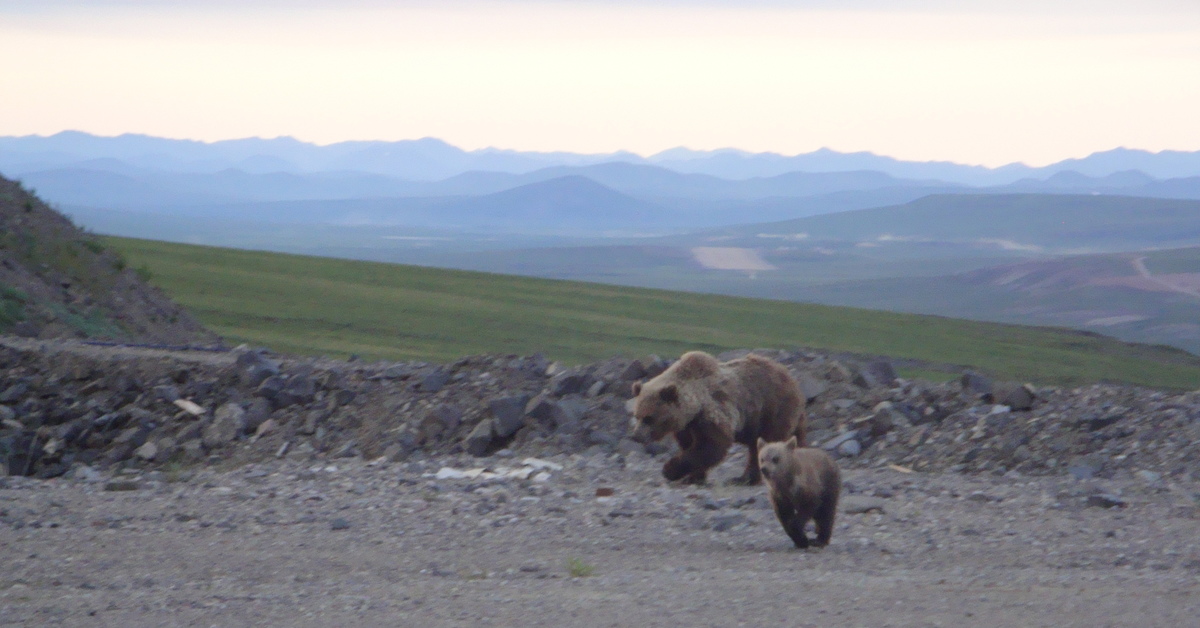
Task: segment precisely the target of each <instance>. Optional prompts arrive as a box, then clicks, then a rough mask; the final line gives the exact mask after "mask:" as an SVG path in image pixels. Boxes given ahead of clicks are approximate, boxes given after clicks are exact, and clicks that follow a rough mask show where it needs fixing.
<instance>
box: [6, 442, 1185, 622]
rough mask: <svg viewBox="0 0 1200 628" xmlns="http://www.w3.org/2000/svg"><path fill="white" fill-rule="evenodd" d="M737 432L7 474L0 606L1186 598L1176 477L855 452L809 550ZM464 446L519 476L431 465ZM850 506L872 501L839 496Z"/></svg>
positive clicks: (200, 608) (1087, 607) (908, 610)
mask: <svg viewBox="0 0 1200 628" xmlns="http://www.w3.org/2000/svg"><path fill="white" fill-rule="evenodd" d="M505 453H507V452H505ZM741 455H742V454H741V452H740V451H739V452H737V454H736V455H733V456H731V457H730V459H729V460H727V461H726V463H725V464H723V465H722V466H721V467H720V468H719V469H718V470H717V473H716V474H715V478H714V482H713V484H712V485H710V486H708V487H705V488H695V487H680V486H671V485H667V484H665V483H664V482H663V481H662V480H661V479H660V478H659V477H658V471H657V467H658V465H659V464H660V462H659V460H657V459H655V458H651V457H649V456H646V455H643V454H641V453H634V454H630V455H628V456H621V455H607V456H605V455H593V456H590V457H588V456H582V455H561V456H549V457H547V458H546V459H545V461H543V462H545V463H550V464H543V463H542V462H539V461H537V460H530V461H529V465H526V464H524V462H525V459H523V458H521V457H520V456H515V457H510V458H505V457H491V458H487V459H482V460H481V459H478V458H470V457H466V456H450V457H440V458H429V459H424V460H420V461H416V462H407V463H386V462H383V461H380V462H378V463H376V464H370V463H366V462H364V461H362V460H358V459H343V460H337V461H334V462H329V461H315V460H311V459H307V460H302V459H299V458H296V459H286V458H285V459H283V460H273V461H269V462H264V463H260V464H253V465H249V466H243V467H239V468H236V469H229V470H224V471H222V470H218V469H212V468H197V469H194V470H188V469H180V468H173V469H170V470H167V471H142V472H140V474H137V473H135V472H129V471H127V472H124V473H121V474H118V475H116V476H105V475H102V474H100V473H95V472H91V473H89V472H88V470H86V469H76V470H75V471H74V472H73V473H72V474H70V476H68V477H64V478H58V479H54V480H34V479H30V478H20V477H10V478H4V479H2V480H0V555H3V556H4V557H5V558H4V560H3V561H2V562H0V625H60V626H109V625H113V626H116V625H120V626H172V625H181V626H184V625H186V626H191V625H203V626H234V625H278V626H350V625H359V626H374V625H380V626H384V625H386V626H577V625H578V626H584V625H586V626H630V625H639V626H772V625H779V626H818V625H822V626H824V625H832V626H872V627H882V626H1055V627H1062V626H1090V627H1091V626H1133V625H1137V626H1172V627H1179V626H1188V625H1194V624H1195V622H1196V617H1197V616H1200V590H1198V589H1200V546H1198V545H1197V543H1196V540H1197V538H1200V534H1198V533H1200V518H1198V510H1197V495H1198V493H1197V491H1200V487H1198V486H1196V485H1194V484H1178V483H1163V482H1161V481H1160V482H1157V483H1147V482H1145V481H1142V480H1139V479H1137V478H1131V479H1125V480H1099V479H1095V480H1084V481H1079V480H1075V479H1072V478H1071V477H1070V476H1067V477H1045V476H1043V477H1026V476H1019V475H1016V474H1014V473H1009V474H1008V475H1006V476H1002V477H1001V476H994V475H976V476H970V475H962V474H956V473H903V472H901V471H897V470H894V469H888V468H882V469H849V470H847V472H846V474H845V475H846V480H847V482H846V484H847V491H846V492H845V493H844V506H845V507H846V508H845V509H844V510H843V512H842V513H840V514H839V519H838V522H837V526H836V531H835V533H834V537H833V543H832V545H831V546H829V547H828V548H825V549H822V550H810V551H801V550H796V549H793V548H792V546H791V542H790V540H789V539H788V538H787V537H786V536H785V535H784V534H783V532H782V530H781V529H780V528H779V526H778V524H777V523H776V521H775V518H774V516H773V514H772V512H771V511H770V510H769V507H768V506H767V505H766V499H765V496H766V493H765V489H764V488H762V487H733V486H728V485H726V484H725V483H724V482H725V480H727V479H728V478H731V477H733V476H734V475H736V474H737V472H738V471H739V465H740V463H741ZM480 464H486V465H489V468H490V469H491V470H492V471H494V472H497V473H499V474H503V473H505V472H506V471H507V472H508V473H509V474H510V476H512V477H504V476H503V475H497V477H487V475H478V476H476V477H473V478H471V477H465V478H464V477H455V476H457V475H459V474H457V473H455V472H453V471H450V470H442V469H454V470H467V471H469V470H471V469H472V468H473V467H477V466H478V465H480ZM531 465H532V466H531ZM559 466H561V468H559ZM439 471H441V475H442V476H443V477H441V478H440V479H439V478H438V477H437V476H438V473H439ZM447 476H449V477H447ZM117 489H131V490H117ZM610 493H611V494H610ZM1114 504H1116V505H1114ZM868 508H882V512H880V511H879V510H875V509H873V510H870V511H868V512H848V511H855V510H861V509H868Z"/></svg>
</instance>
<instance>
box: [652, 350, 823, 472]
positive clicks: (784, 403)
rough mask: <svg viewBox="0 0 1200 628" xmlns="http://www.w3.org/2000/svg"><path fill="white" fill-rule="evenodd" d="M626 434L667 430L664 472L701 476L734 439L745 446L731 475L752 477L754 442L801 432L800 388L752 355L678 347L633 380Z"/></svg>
mask: <svg viewBox="0 0 1200 628" xmlns="http://www.w3.org/2000/svg"><path fill="white" fill-rule="evenodd" d="M633 394H634V399H633V438H634V439H635V440H638V441H642V442H647V441H657V440H660V439H662V438H663V437H665V436H667V435H668V434H674V435H675V439H676V441H677V442H678V443H679V450H680V451H679V454H678V455H676V456H675V457H673V458H671V459H670V460H668V461H667V463H666V464H665V465H663V476H664V477H666V478H667V479H668V480H671V481H675V480H683V481H684V482H687V483H691V484H703V483H704V481H705V478H706V476H707V474H708V470H709V469H711V468H713V467H715V466H716V465H717V464H719V463H720V462H721V460H723V459H724V458H725V455H726V454H727V453H728V452H729V447H730V446H731V445H733V443H735V442H738V443H742V444H743V445H746V446H747V447H748V448H749V449H750V453H749V455H748V457H747V460H746V471H745V473H743V474H742V476H741V477H740V478H738V479H737V480H736V481H738V482H741V483H744V484H758V483H759V482H760V481H761V480H762V474H761V473H760V472H759V469H758V442H759V439H760V438H761V439H763V440H766V441H782V440H785V439H787V438H788V437H791V436H795V437H796V438H797V439H798V440H799V442H800V443H804V442H805V439H806V435H807V434H806V425H805V415H804V402H805V399H804V395H803V394H801V392H800V387H799V386H798V385H797V384H796V380H795V379H793V378H792V376H791V373H789V372H788V370H787V367H785V366H783V365H782V364H780V363H778V362H776V361H774V360H771V359H769V358H764V357H762V356H758V355H753V354H751V355H748V356H746V357H744V358H740V359H737V360H730V361H729V362H720V361H718V360H717V359H716V358H714V357H713V356H711V355H709V354H707V353H704V352H702V351H690V352H688V353H685V354H683V356H682V357H680V358H679V360H678V361H677V362H675V364H672V365H671V367H670V368H668V369H667V370H666V371H664V372H663V373H662V374H661V375H659V376H658V377H655V378H653V379H651V380H650V381H648V382H645V383H644V384H641V383H639V384H634V387H633Z"/></svg>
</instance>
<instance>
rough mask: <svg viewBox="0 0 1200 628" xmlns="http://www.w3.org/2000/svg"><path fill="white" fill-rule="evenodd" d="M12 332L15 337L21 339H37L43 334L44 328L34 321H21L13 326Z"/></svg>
mask: <svg viewBox="0 0 1200 628" xmlns="http://www.w3.org/2000/svg"><path fill="white" fill-rule="evenodd" d="M10 331H11V332H12V333H13V335H14V336H18V337H20V338H37V337H38V336H40V335H41V334H42V328H41V327H40V326H38V324H37V323H35V322H33V321H19V322H17V323H16V324H14V325H13V326H12V328H11V329H10Z"/></svg>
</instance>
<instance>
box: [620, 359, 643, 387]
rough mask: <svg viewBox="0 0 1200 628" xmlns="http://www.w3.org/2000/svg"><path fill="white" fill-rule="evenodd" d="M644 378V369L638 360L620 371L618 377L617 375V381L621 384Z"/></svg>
mask: <svg viewBox="0 0 1200 628" xmlns="http://www.w3.org/2000/svg"><path fill="white" fill-rule="evenodd" d="M645 376H646V367H644V366H642V363H641V362H639V361H638V360H634V361H632V362H630V363H629V364H628V365H627V366H626V367H625V368H624V369H622V370H621V373H620V375H617V379H619V380H621V381H623V382H633V381H637V380H639V379H642V378H643V377H645Z"/></svg>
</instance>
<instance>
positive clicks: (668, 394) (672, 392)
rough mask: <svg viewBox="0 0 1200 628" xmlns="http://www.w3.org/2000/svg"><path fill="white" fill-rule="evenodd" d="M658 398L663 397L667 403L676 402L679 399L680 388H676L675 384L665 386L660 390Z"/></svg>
mask: <svg viewBox="0 0 1200 628" xmlns="http://www.w3.org/2000/svg"><path fill="white" fill-rule="evenodd" d="M658 398H659V399H662V400H663V402H665V403H675V402H677V401H679V389H678V388H675V384H671V385H670V386H663V387H662V389H661V390H659V391H658Z"/></svg>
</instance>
